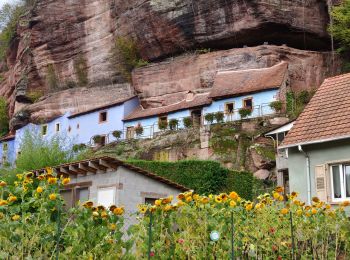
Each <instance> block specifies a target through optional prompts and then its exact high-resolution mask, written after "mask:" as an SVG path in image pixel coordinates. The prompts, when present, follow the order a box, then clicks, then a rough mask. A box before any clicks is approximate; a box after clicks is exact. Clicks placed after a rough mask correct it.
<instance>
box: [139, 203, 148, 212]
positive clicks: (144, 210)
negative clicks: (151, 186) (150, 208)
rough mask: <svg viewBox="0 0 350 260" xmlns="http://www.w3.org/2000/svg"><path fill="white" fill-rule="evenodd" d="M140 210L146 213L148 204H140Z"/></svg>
mask: <svg viewBox="0 0 350 260" xmlns="http://www.w3.org/2000/svg"><path fill="white" fill-rule="evenodd" d="M139 211H140V213H142V214H145V213H146V212H147V206H146V205H139Z"/></svg>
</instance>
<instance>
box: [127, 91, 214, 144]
mask: <svg viewBox="0 0 350 260" xmlns="http://www.w3.org/2000/svg"><path fill="white" fill-rule="evenodd" d="M208 96H209V94H208V93H205V94H197V95H195V94H194V93H192V92H189V93H188V94H187V97H186V99H184V100H182V101H181V102H178V103H175V104H171V105H168V106H162V107H156V108H148V109H143V108H142V106H139V107H137V108H136V109H135V110H134V111H133V112H132V113H131V114H129V115H128V116H126V117H125V118H124V132H125V133H126V138H127V139H129V138H134V137H136V134H135V128H136V127H137V126H142V127H143V134H142V135H140V136H139V137H140V138H151V137H153V136H154V134H156V133H158V132H160V131H161V129H159V123H160V122H164V123H165V124H168V123H169V121H170V120H172V119H177V120H178V122H179V124H178V129H181V128H184V123H183V119H184V118H186V117H191V118H192V121H193V123H194V124H201V119H202V113H203V112H202V111H203V107H204V106H207V105H209V104H210V103H211V100H210V99H209V97H208Z"/></svg>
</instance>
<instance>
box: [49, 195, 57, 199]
mask: <svg viewBox="0 0 350 260" xmlns="http://www.w3.org/2000/svg"><path fill="white" fill-rule="evenodd" d="M56 198H57V195H56V194H55V193H51V194H50V195H49V199H50V200H56Z"/></svg>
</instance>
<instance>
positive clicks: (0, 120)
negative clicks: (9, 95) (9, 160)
mask: <svg viewBox="0 0 350 260" xmlns="http://www.w3.org/2000/svg"><path fill="white" fill-rule="evenodd" d="M8 130H9V117H8V111H7V102H6V99H5V98H4V97H0V137H1V136H3V135H5V134H7V132H8Z"/></svg>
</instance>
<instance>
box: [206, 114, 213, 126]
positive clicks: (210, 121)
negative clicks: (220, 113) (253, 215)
mask: <svg viewBox="0 0 350 260" xmlns="http://www.w3.org/2000/svg"><path fill="white" fill-rule="evenodd" d="M204 118H205V120H206V121H207V122H208V123H209V124H212V123H213V122H214V119H215V115H214V113H208V114H206V115H205V116H204Z"/></svg>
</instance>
